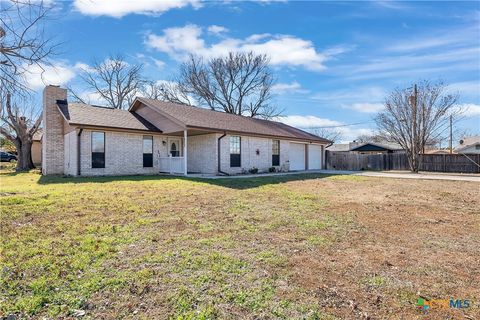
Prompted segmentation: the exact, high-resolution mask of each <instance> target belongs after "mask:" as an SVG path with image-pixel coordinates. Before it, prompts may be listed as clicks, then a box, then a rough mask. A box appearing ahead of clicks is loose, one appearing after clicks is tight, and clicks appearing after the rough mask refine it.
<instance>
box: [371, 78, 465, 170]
mask: <svg viewBox="0 0 480 320" xmlns="http://www.w3.org/2000/svg"><path fill="white" fill-rule="evenodd" d="M446 88H447V86H446V85H445V84H444V83H443V82H441V81H439V82H436V83H432V82H430V81H428V80H424V81H421V82H420V83H419V84H418V85H413V86H412V88H407V89H396V90H395V91H393V92H392V93H391V94H390V96H389V97H387V99H386V101H385V110H384V111H382V112H380V113H379V114H378V115H377V116H376V118H375V122H376V123H377V126H378V129H379V130H380V132H381V134H382V135H388V136H390V137H391V138H392V139H393V140H394V141H395V142H397V143H398V144H400V145H401V146H402V147H403V148H404V149H405V150H406V153H407V158H408V163H409V166H410V170H411V171H412V172H418V170H419V168H420V164H421V163H420V161H421V157H420V153H421V152H422V151H423V150H424V149H425V146H426V144H427V142H429V141H434V140H437V139H438V138H439V137H441V136H442V134H443V133H444V132H445V130H446V129H447V128H448V125H449V118H450V116H456V115H458V114H459V113H460V112H461V110H460V109H459V108H458V107H457V106H456V103H457V100H458V95H456V94H449V93H447V91H446Z"/></svg>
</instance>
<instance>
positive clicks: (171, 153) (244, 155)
mask: <svg viewBox="0 0 480 320" xmlns="http://www.w3.org/2000/svg"><path fill="white" fill-rule="evenodd" d="M43 105H44V107H43V108H44V109H43V136H42V172H43V174H45V175H48V174H65V175H72V176H80V175H82V176H94V175H130V174H155V173H171V174H185V175H187V174H188V173H201V174H213V175H216V174H238V173H242V172H245V171H248V170H249V169H251V168H254V167H255V168H258V170H259V172H262V171H268V170H269V168H271V167H275V168H276V169H277V170H283V171H303V170H313V169H321V168H322V167H323V166H324V152H325V146H326V145H328V144H330V143H331V142H330V141H328V140H326V139H323V138H320V137H317V136H315V135H312V134H310V133H308V132H305V131H302V130H299V129H297V128H293V127H291V126H288V125H286V124H283V123H280V122H274V121H267V120H261V119H254V118H250V117H243V116H238V115H233V114H228V113H224V112H218V111H211V110H207V109H203V108H197V107H191V106H185V105H181V104H174V103H168V102H163V101H158V100H150V99H145V98H136V99H135V101H134V102H133V103H132V105H131V106H130V108H129V110H118V109H112V108H106V107H98V106H91V105H86V104H80V103H69V102H68V101H67V91H66V90H65V89H63V88H60V87H58V86H47V87H46V88H45V90H44V93H43Z"/></svg>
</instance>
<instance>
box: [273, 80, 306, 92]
mask: <svg viewBox="0 0 480 320" xmlns="http://www.w3.org/2000/svg"><path fill="white" fill-rule="evenodd" d="M272 92H273V93H276V94H286V93H308V92H309V91H308V90H306V89H303V88H302V86H301V85H300V83H298V82H297V81H294V82H292V83H277V84H275V85H273V86H272Z"/></svg>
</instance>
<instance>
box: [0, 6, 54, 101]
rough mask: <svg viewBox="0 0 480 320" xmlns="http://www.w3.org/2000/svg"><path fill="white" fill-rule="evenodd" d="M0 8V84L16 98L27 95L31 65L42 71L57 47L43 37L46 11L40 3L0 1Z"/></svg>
mask: <svg viewBox="0 0 480 320" xmlns="http://www.w3.org/2000/svg"><path fill="white" fill-rule="evenodd" d="M0 7H1V14H0V22H1V25H0V40H1V41H0V53H1V54H2V56H1V58H0V66H1V68H0V69H1V71H0V82H1V86H2V88H4V89H6V90H8V91H9V92H10V93H16V94H20V93H21V92H24V91H28V87H27V86H26V82H25V78H24V77H25V73H27V72H28V69H29V68H30V67H31V66H32V65H35V66H38V67H39V68H40V69H41V70H43V68H44V66H45V65H46V64H48V58H49V57H50V56H51V55H52V54H53V52H54V50H55V48H56V47H57V46H58V45H59V44H58V43H54V41H53V39H52V38H47V36H46V34H45V30H44V21H45V19H47V17H48V14H49V11H50V8H49V7H48V6H45V5H44V2H43V1H30V0H22V1H19V0H10V1H2V4H1V6H0Z"/></svg>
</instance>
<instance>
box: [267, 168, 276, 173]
mask: <svg viewBox="0 0 480 320" xmlns="http://www.w3.org/2000/svg"><path fill="white" fill-rule="evenodd" d="M268 172H277V169H276V168H275V167H270V168H268Z"/></svg>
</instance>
